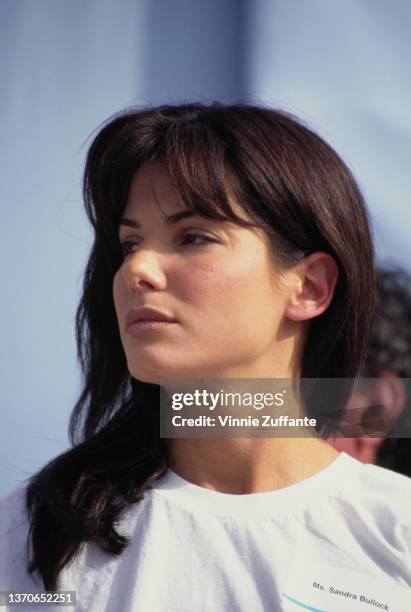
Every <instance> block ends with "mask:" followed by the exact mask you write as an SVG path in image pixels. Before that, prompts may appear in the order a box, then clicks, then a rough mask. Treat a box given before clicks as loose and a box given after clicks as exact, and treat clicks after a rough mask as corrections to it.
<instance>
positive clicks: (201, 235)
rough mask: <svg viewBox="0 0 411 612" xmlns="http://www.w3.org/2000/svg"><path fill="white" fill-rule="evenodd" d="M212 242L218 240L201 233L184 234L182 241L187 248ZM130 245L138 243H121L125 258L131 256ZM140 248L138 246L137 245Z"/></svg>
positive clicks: (130, 241)
mask: <svg viewBox="0 0 411 612" xmlns="http://www.w3.org/2000/svg"><path fill="white" fill-rule="evenodd" d="M187 238H201V240H203V241H204V242H201V243H200V244H194V243H192V242H188V241H187ZM212 242H217V240H215V239H214V238H212V237H211V236H207V235H206V234H199V233H194V232H191V233H187V234H184V236H183V240H182V241H181V243H180V244H181V245H186V246H194V247H195V246H205V245H206V244H210V243H212ZM128 244H131V245H133V244H136V241H133V240H123V241H120V247H121V250H122V253H123V257H126V256H127V255H129V254H130V253H127V252H126V245H128ZM137 246H138V244H137Z"/></svg>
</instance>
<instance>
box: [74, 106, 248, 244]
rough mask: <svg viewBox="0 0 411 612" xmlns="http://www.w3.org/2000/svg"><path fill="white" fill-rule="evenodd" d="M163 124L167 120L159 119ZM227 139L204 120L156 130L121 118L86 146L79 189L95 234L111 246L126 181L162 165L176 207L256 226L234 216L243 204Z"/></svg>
mask: <svg viewBox="0 0 411 612" xmlns="http://www.w3.org/2000/svg"><path fill="white" fill-rule="evenodd" d="M164 119H166V118H164ZM229 148H230V139H229V137H226V138H224V137H223V136H222V135H221V133H220V131H219V130H217V129H214V128H213V127H212V126H210V125H209V121H207V118H206V117H201V118H197V119H196V120H195V121H193V120H186V121H178V122H175V123H171V122H169V121H167V123H166V125H162V126H159V125H158V124H157V126H156V129H153V126H152V125H150V126H148V125H146V124H145V122H144V116H140V117H139V118H138V120H137V121H132V120H130V117H129V116H127V115H126V116H120V117H118V118H117V119H115V120H114V122H113V121H111V123H109V124H108V125H106V127H105V128H103V130H102V131H101V132H100V133H99V135H98V136H97V138H96V139H95V141H94V142H93V144H92V146H91V147H90V151H89V156H88V160H87V167H86V173H85V177H86V181H85V184H84V199H85V202H86V207H87V212H88V216H89V219H90V220H91V222H92V224H93V226H94V228H95V230H96V233H97V235H98V234H100V235H101V234H103V236H101V237H102V238H103V241H104V242H105V241H106V240H107V239H108V240H109V242H110V243H111V244H112V243H113V240H114V241H116V240H117V232H118V225H119V221H120V218H121V216H122V214H123V212H124V209H125V207H126V203H127V197H128V193H129V190H130V185H131V182H132V180H133V178H134V176H135V174H136V172H137V171H138V170H139V168H140V167H141V166H142V165H143V164H145V163H150V162H159V163H161V164H163V165H164V168H165V170H166V172H167V175H168V178H169V180H170V184H171V186H172V188H173V189H174V191H175V192H176V194H177V196H178V198H179V200H180V202H181V203H182V204H183V205H184V207H185V208H187V209H188V210H191V211H193V212H194V213H195V214H198V215H201V216H203V217H207V218H210V219H221V220H228V221H231V222H234V223H237V224H238V225H243V226H248V227H250V226H251V227H255V226H256V225H257V224H256V223H255V222H252V221H247V220H246V219H245V218H244V216H241V215H240V214H239V213H238V206H239V205H240V208H241V209H243V210H244V211H245V212H246V213H248V211H247V206H246V200H247V198H245V197H244V194H243V193H242V189H241V186H240V184H239V180H238V178H237V177H236V174H235V172H234V170H232V169H231V168H230V163H229V160H228V157H229Z"/></svg>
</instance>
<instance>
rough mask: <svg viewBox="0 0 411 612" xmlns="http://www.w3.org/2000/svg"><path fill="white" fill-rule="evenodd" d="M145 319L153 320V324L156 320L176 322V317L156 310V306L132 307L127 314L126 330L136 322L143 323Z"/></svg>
mask: <svg viewBox="0 0 411 612" xmlns="http://www.w3.org/2000/svg"><path fill="white" fill-rule="evenodd" d="M145 321H147V322H148V321H151V322H152V323H153V324H154V323H155V322H163V323H175V322H176V319H174V318H173V317H172V316H171V315H169V314H167V313H165V312H162V311H160V310H156V309H155V308H149V307H141V308H132V309H131V310H129V311H128V313H127V315H126V321H125V326H126V332H127V331H128V329H129V328H130V327H131V326H132V325H134V324H135V323H140V324H143V322H145ZM151 327H152V326H151Z"/></svg>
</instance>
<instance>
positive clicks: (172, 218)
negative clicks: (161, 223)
mask: <svg viewBox="0 0 411 612" xmlns="http://www.w3.org/2000/svg"><path fill="white" fill-rule="evenodd" d="M195 214H196V213H195V212H193V211H192V210H183V211H180V212H176V213H174V214H173V215H169V216H168V217H165V223H167V224H173V223H178V222H179V221H182V219H188V217H193V216H194V215H195ZM120 225H127V226H128V227H134V228H135V229H141V223H140V222H139V221H133V219H128V218H127V217H122V218H121V219H120V221H119V226H120Z"/></svg>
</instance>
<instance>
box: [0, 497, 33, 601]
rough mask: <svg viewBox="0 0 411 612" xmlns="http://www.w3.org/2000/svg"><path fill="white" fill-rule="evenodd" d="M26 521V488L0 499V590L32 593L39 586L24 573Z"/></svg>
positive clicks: (28, 523)
mask: <svg viewBox="0 0 411 612" xmlns="http://www.w3.org/2000/svg"><path fill="white" fill-rule="evenodd" d="M29 529H30V521H29V516H28V512H27V507H26V488H25V487H20V488H17V489H15V490H14V491H12V492H11V493H10V494H9V495H8V496H7V497H5V498H3V499H1V500H0V550H1V552H2V554H1V555H0V590H22V589H23V588H24V589H26V590H35V589H37V588H38V586H39V584H38V583H37V582H36V581H35V580H34V579H33V577H32V576H31V575H30V574H29V573H28V572H27V565H28V559H29V551H30V548H29V539H28V538H29Z"/></svg>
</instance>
